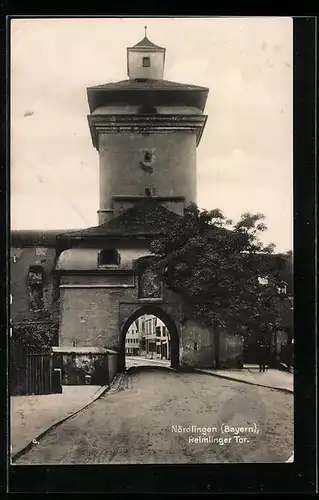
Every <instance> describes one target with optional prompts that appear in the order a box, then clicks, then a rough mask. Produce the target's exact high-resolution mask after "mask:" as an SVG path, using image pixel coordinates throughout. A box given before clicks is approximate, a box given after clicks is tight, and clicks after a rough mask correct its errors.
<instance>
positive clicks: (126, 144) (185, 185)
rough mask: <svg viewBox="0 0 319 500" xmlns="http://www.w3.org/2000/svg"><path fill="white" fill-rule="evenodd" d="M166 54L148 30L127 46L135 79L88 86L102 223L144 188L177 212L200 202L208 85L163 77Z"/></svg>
mask: <svg viewBox="0 0 319 500" xmlns="http://www.w3.org/2000/svg"><path fill="white" fill-rule="evenodd" d="M165 55H166V50H165V49H164V48H162V47H159V46H157V45H155V44H153V43H152V42H151V41H150V40H149V39H148V38H147V36H146V33H145V37H144V38H143V40H141V41H140V42H139V43H137V44H136V45H134V46H133V47H129V48H127V74H128V77H129V79H127V80H123V81H120V82H116V83H107V84H105V85H98V86H96V87H90V88H88V89H87V94H88V101H89V107H90V115H89V116H88V121H89V126H90V131H91V136H92V141H93V145H94V147H95V148H96V149H97V150H98V152H99V156H100V172H99V210H98V214H99V224H103V223H104V222H107V221H108V220H110V219H112V218H113V217H115V216H117V215H119V214H121V213H122V212H123V211H124V210H126V209H128V208H130V207H131V206H132V205H134V204H135V203H136V202H137V201H140V200H141V198H143V197H145V196H151V197H155V198H156V199H157V200H158V201H159V202H160V203H163V204H164V205H165V206H166V207H167V208H168V209H170V210H172V211H174V212H176V213H182V212H183V210H184V207H185V206H187V205H188V204H189V203H191V202H192V201H194V202H196V147H197V146H198V144H199V141H200V138H201V135H202V132H203V129H204V126H205V122H206V119H207V116H205V115H204V114H203V112H204V108H205V104H206V99H207V95H208V89H207V88H205V87H198V86H195V85H187V84H182V83H175V82H170V81H167V80H164V79H163V75H164V64H165Z"/></svg>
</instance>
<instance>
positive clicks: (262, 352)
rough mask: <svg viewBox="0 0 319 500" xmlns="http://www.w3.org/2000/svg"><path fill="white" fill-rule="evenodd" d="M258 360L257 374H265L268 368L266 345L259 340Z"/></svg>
mask: <svg viewBox="0 0 319 500" xmlns="http://www.w3.org/2000/svg"><path fill="white" fill-rule="evenodd" d="M258 351H259V360H258V364H259V372H260V373H261V372H263V373H264V372H265V371H266V370H267V368H268V364H267V351H268V350H267V345H266V342H265V341H264V340H263V339H261V340H260V341H259V349H258Z"/></svg>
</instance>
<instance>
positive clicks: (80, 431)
mask: <svg viewBox="0 0 319 500" xmlns="http://www.w3.org/2000/svg"><path fill="white" fill-rule="evenodd" d="M292 404H293V397H292V395H290V394H285V393H282V392H279V391H276V390H272V389H266V388H262V387H257V386H250V385H247V384H242V383H239V382H235V381H232V380H226V379H221V378H217V377H212V376H210V375H205V374H199V373H182V372H180V373H177V372H174V371H172V370H169V369H167V368H159V367H154V368H148V369H143V368H133V369H131V370H129V372H128V374H127V375H126V376H125V377H124V378H123V383H122V387H120V390H119V391H118V392H115V393H113V394H112V393H109V394H105V395H104V396H102V397H101V398H100V399H99V400H97V401H96V402H95V403H93V404H92V405H91V406H90V407H88V408H86V409H84V410H83V411H82V412H81V413H79V414H78V415H76V416H75V417H73V418H71V419H69V420H68V421H66V422H64V423H63V424H61V425H60V426H58V427H57V428H55V429H54V430H52V431H51V432H50V433H49V434H47V435H46V436H45V437H44V438H43V439H42V440H41V442H40V443H39V444H38V445H36V446H34V447H33V448H32V449H31V450H30V451H29V452H28V453H27V454H25V455H24V456H22V457H20V459H19V460H17V462H16V463H17V464H37V465H40V464H43V465H54V464H128V463H129V464H133V463H140V464H147V463H251V462H266V463H267V462H285V461H286V460H287V459H288V458H289V457H290V455H291V452H292V448H293V406H292ZM223 424H224V425H223ZM255 425H256V427H257V430H258V431H259V432H258V433H255V432H252V429H253V430H254V431H255V430H256V427H255ZM192 426H194V427H192ZM221 426H223V430H224V434H223V433H222V432H221V430H220V428H221ZM225 426H228V427H225ZM245 427H246V428H249V429H250V430H248V431H247V429H246V430H244V431H242V430H241V429H240V428H245ZM234 428H236V429H234ZM215 429H216V430H215ZM229 429H230V430H229ZM236 432H239V434H235V433H236ZM236 436H237V437H236ZM208 437H210V439H211V441H210V442H207V440H206V441H205V439H207V438H208ZM203 438H205V439H204V441H203ZM243 438H245V440H243ZM196 439H197V441H196ZM220 439H222V441H220ZM225 439H226V441H225ZM227 440H229V441H227Z"/></svg>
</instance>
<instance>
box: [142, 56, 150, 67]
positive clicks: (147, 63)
mask: <svg viewBox="0 0 319 500" xmlns="http://www.w3.org/2000/svg"><path fill="white" fill-rule="evenodd" d="M150 67H151V59H150V58H149V57H143V68H150Z"/></svg>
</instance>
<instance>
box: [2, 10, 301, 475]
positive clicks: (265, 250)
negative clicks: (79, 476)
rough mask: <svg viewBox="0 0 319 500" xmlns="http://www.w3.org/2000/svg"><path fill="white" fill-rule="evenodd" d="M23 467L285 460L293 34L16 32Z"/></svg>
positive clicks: (13, 353) (16, 299)
mask: <svg viewBox="0 0 319 500" xmlns="http://www.w3.org/2000/svg"><path fill="white" fill-rule="evenodd" d="M10 72H11V75H10V99H11V103H10V123H11V129H10V147H11V151H10V200H11V208H10V218H11V221H10V255H9V259H10V277H9V281H10V329H9V343H10V359H9V365H10V366H9V368H10V371H9V391H10V423H9V427H10V451H11V464H14V465H17V466H19V465H45V466H53V465H84V464H87V465H95V464H96V465H123V464H239V463H240V464H243V463H245V464H254V463H264V464H271V463H292V462H294V383H293V381H294V325H293V313H294V293H293V257H294V252H293V19H292V18H289V17H211V18H209V17H207V18H182V17H181V18H179V17H171V18H169V17H167V18H165V17H163V18H155V17H154V18H152V17H149V18H148V17H140V18H139V17H123V18H120V17H115V18H103V17H101V18H89V17H88V18H76V17H74V18H63V17H60V18H49V17H47V18H45V17H42V18H18V19H12V20H11V22H10Z"/></svg>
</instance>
